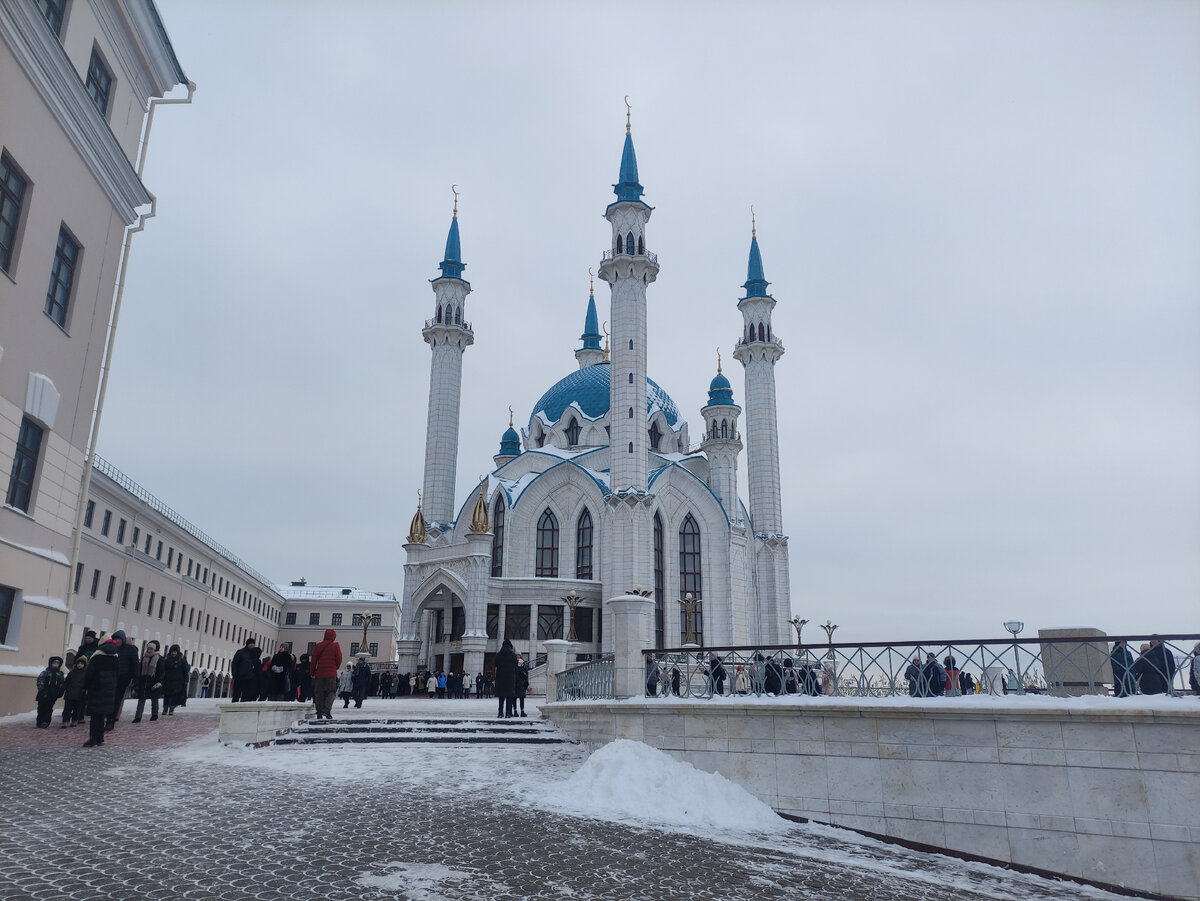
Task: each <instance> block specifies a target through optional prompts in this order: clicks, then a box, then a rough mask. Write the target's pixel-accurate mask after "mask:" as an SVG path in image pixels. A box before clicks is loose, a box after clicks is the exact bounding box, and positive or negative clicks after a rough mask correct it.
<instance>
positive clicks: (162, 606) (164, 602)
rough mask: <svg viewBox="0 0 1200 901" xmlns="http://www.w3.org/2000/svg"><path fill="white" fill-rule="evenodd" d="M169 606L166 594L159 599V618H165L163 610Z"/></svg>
mask: <svg viewBox="0 0 1200 901" xmlns="http://www.w3.org/2000/svg"><path fill="white" fill-rule="evenodd" d="M166 607H167V596H166V595H165V594H164V595H162V596H161V597H159V599H158V618H159V619H162V618H163V611H164V610H165V609H166Z"/></svg>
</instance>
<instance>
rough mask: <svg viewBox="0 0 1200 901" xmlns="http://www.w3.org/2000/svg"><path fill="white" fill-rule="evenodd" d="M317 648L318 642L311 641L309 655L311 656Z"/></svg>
mask: <svg viewBox="0 0 1200 901" xmlns="http://www.w3.org/2000/svg"><path fill="white" fill-rule="evenodd" d="M316 649H317V643H316V642H315V641H310V642H309V643H308V651H307V652H306V653H307V654H308V656H309V657H311V656H312V652H313V651H315V650H316Z"/></svg>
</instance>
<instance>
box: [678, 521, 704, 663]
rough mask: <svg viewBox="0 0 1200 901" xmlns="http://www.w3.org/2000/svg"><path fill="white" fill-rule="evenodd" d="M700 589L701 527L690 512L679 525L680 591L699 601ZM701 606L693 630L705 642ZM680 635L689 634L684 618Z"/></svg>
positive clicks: (698, 606) (700, 642)
mask: <svg viewBox="0 0 1200 901" xmlns="http://www.w3.org/2000/svg"><path fill="white" fill-rule="evenodd" d="M700 589H701V582H700V527H699V526H698V525H696V520H695V518H694V517H693V516H692V514H690V513H689V514H688V515H687V516H686V517H685V518H684V520H683V525H681V526H680V527H679V592H680V596H681V597H682V596H684V595H688V594H690V595H691V596H692V597H693V598H695V599H696V600H697V601H698V600H700V598H701V597H702V595H701V592H700ZM700 608H701V605H699V604H697V605H696V613H695V615H694V616H693V618H692V631H693V632H695V633H696V643H697V644H704V638H703V636H704V629H703V626H704V620H703V617H702V616H701V609H700ZM679 635H680V640H681V641H682V640H683V638H684V636H686V635H687V624H686V623H684V622H683V621H682V618H681V620H680V623H679Z"/></svg>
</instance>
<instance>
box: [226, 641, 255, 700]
mask: <svg viewBox="0 0 1200 901" xmlns="http://www.w3.org/2000/svg"><path fill="white" fill-rule="evenodd" d="M261 657H262V649H261V648H259V647H258V646H257V645H256V644H255V641H254V639H253V638H247V639H246V643H245V644H244V645H243V646H242V647H240V648H239V649H238V650H237V652H236V653H235V654H234V655H233V660H232V661H230V664H229V671H230V673H231V674H232V675H233V697H232V698H231V700H232V701H257V700H258V671H259V669H260V664H259V659H260V658H261Z"/></svg>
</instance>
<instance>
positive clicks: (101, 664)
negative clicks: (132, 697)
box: [83, 641, 120, 716]
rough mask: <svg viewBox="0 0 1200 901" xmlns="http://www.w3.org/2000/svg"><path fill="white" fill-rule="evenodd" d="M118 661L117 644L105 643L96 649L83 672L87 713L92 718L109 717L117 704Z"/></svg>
mask: <svg viewBox="0 0 1200 901" xmlns="http://www.w3.org/2000/svg"><path fill="white" fill-rule="evenodd" d="M119 669H120V661H118V659H117V643H116V642H115V641H106V642H104V644H102V645H100V647H98V648H97V649H96V653H94V654H93V655H92V656H91V658H90V659H89V660H88V665H87V669H85V670H84V671H83V684H84V686H85V687H86V688H87V712H88V713H90V714H92V715H93V716H111V715H112V709H113V705H114V704H115V703H116V702H117V680H118V675H117V673H118V672H119Z"/></svg>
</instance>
